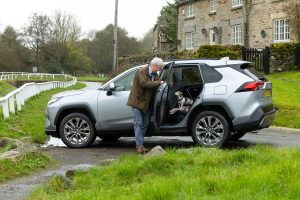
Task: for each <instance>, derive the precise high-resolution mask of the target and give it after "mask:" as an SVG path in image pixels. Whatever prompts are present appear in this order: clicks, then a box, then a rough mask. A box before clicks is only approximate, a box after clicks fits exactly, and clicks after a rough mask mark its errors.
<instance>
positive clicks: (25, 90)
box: [0, 72, 77, 119]
mask: <svg viewBox="0 0 300 200" xmlns="http://www.w3.org/2000/svg"><path fill="white" fill-rule="evenodd" d="M3 73H5V72H0V74H3ZM18 73H23V72H18ZM18 73H16V72H14V73H11V72H10V73H7V74H6V75H4V76H18V75H19V74H18ZM25 74H26V75H28V74H31V73H25ZM34 75H36V73H35V74H34ZM39 75H40V76H44V77H45V76H48V75H49V74H41V73H39ZM0 76H1V77H2V76H3V75H0ZM51 76H52V77H54V76H64V77H65V79H67V78H72V80H71V81H65V82H63V81H51V82H45V83H26V84H24V85H23V86H21V87H20V88H18V89H16V90H14V91H12V92H10V93H8V94H7V95H6V96H4V97H2V98H0V107H2V112H3V118H4V119H7V118H9V115H10V113H12V114H15V112H16V110H18V111H20V110H21V109H22V106H24V105H25V102H26V101H27V100H28V99H29V98H31V97H33V96H35V95H37V94H39V93H41V92H43V91H46V90H51V89H55V88H66V87H70V86H72V85H75V84H76V82H77V79H76V78H75V77H72V76H69V75H65V74H51ZM53 79H54V78H53ZM0 80H3V79H0ZM5 80H7V79H5Z"/></svg>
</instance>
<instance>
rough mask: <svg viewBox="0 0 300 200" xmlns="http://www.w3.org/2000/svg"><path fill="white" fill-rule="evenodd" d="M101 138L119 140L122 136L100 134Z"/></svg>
mask: <svg viewBox="0 0 300 200" xmlns="http://www.w3.org/2000/svg"><path fill="white" fill-rule="evenodd" d="M98 137H99V138H100V139H101V140H104V141H107V142H115V141H117V140H118V139H119V138H120V136H118V135H101V136H98Z"/></svg>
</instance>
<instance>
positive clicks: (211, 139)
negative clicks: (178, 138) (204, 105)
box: [192, 111, 230, 147]
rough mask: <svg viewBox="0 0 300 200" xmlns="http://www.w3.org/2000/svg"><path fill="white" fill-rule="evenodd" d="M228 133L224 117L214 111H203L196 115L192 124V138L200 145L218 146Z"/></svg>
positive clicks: (228, 128)
mask: <svg viewBox="0 0 300 200" xmlns="http://www.w3.org/2000/svg"><path fill="white" fill-rule="evenodd" d="M229 134H230V127H229V125H228V122H227V120H226V119H225V117H224V116H223V115H222V114H220V113H218V112H215V111H203V112H201V113H199V114H198V115H197V117H196V118H195V120H194V122H193V126H192V138H193V140H194V142H195V143H196V144H198V145H200V146H202V147H220V146H222V145H223V144H224V143H225V142H226V140H227V138H228V136H229Z"/></svg>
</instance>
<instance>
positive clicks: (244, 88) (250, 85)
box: [236, 81, 265, 92]
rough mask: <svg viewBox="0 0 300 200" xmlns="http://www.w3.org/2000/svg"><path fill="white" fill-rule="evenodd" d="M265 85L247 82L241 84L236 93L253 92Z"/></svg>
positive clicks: (257, 82) (258, 82)
mask: <svg viewBox="0 0 300 200" xmlns="http://www.w3.org/2000/svg"><path fill="white" fill-rule="evenodd" d="M264 84H265V83H264V82H260V81H255V82H247V83H245V84H243V85H242V86H241V87H240V88H239V89H237V91H236V92H248V91H255V90H258V89H260V88H262V87H263V85H264Z"/></svg>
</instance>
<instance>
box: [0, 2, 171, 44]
mask: <svg viewBox="0 0 300 200" xmlns="http://www.w3.org/2000/svg"><path fill="white" fill-rule="evenodd" d="M118 2H119V17H118V25H119V26H120V27H122V28H125V29H126V30H127V32H128V33H129V35H130V36H134V37H137V38H139V39H140V38H142V37H143V35H144V34H145V33H146V32H147V31H148V30H149V29H151V28H153V27H154V25H155V23H156V19H157V17H158V16H159V14H160V10H161V9H162V7H163V6H165V5H167V2H170V3H173V2H174V0H118ZM55 10H60V11H65V12H66V13H69V14H71V15H74V16H76V19H77V21H78V22H79V25H80V26H81V27H82V30H83V32H84V33H88V32H89V31H90V30H102V29H103V28H105V27H106V26H107V25H108V24H113V23H114V10H115V0H6V1H2V2H1V6H0V31H1V32H3V30H4V28H5V27H6V26H7V25H11V26H13V27H14V28H15V29H17V30H21V28H22V27H23V26H24V25H25V23H27V21H28V17H29V16H30V15H31V14H32V13H38V14H41V13H42V14H46V15H48V16H52V15H53V14H54V11H55Z"/></svg>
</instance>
